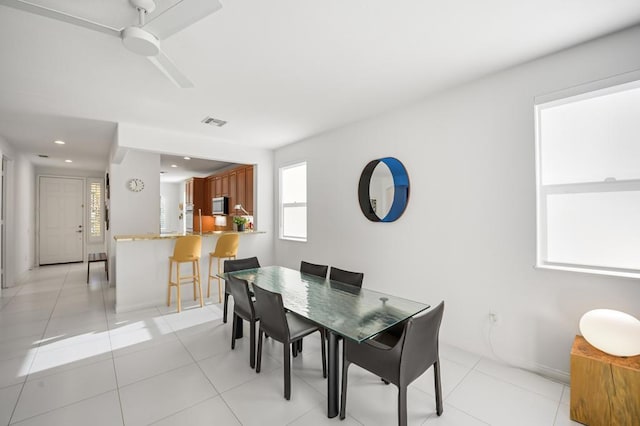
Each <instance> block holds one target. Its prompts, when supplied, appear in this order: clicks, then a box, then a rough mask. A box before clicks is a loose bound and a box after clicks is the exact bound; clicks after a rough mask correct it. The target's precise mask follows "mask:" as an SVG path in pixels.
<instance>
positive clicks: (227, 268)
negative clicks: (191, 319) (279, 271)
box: [222, 257, 260, 323]
mask: <svg viewBox="0 0 640 426" xmlns="http://www.w3.org/2000/svg"><path fill="white" fill-rule="evenodd" d="M259 267H260V262H258V258H257V257H248V258H246V259H235V260H225V262H224V272H235V271H242V270H243V269H253V268H259ZM230 295H231V291H230V290H229V286H228V285H227V284H226V283H225V285H224V307H223V311H222V322H225V323H226V322H227V309H228V307H229V296H230Z"/></svg>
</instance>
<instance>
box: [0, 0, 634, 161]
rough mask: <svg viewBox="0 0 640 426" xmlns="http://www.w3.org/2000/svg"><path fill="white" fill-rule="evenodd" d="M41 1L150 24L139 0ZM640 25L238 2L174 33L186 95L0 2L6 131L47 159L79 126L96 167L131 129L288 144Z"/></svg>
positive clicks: (627, 1)
mask: <svg viewBox="0 0 640 426" xmlns="http://www.w3.org/2000/svg"><path fill="white" fill-rule="evenodd" d="M32 1H33V2H34V3H38V4H43V5H46V6H47V7H51V8H54V9H62V10H64V11H65V12H69V13H73V14H77V15H81V16H84V17H87V18H89V19H92V20H94V21H97V22H101V23H105V24H110V25H114V26H118V25H122V21H123V20H124V21H125V22H126V21H127V19H132V20H131V22H133V21H135V14H133V15H132V14H131V13H132V11H131V8H130V6H129V4H128V1H127V0H113V1H109V2H105V1H103V0H85V1H83V2H77V1H76V2H69V1H68V0H32ZM175 1H178V0H164V1H162V2H161V6H162V7H165V6H166V5H167V4H170V3H171V2H175ZM638 22H640V2H638V1H637V0H563V1H557V0H538V1H535V2H533V1H531V2H525V1H514V0H485V1H482V2H480V1H476V0H450V1H446V2H435V1H425V0H403V1H398V2H389V1H383V0H350V1H343V0H324V1H321V2H320V1H318V2H305V1H299V0H271V1H250V0H234V1H231V0H227V1H224V0H223V8H222V9H221V10H220V11H218V12H217V13H214V14H212V15H210V16H208V17H206V18H204V19H203V20H201V21H199V22H197V23H195V24H194V25H192V26H190V27H188V28H187V29H185V30H183V31H181V32H179V33H177V34H176V35H174V36H172V37H170V38H169V39H167V40H164V41H163V42H162V46H163V50H164V51H165V52H166V53H167V54H168V55H170V56H171V57H172V58H173V60H174V61H175V63H176V64H177V65H178V67H179V68H180V69H181V70H182V71H183V72H184V73H185V74H186V75H187V76H188V77H189V78H190V79H191V80H192V81H193V83H194V84H195V88H194V89H179V88H177V87H176V86H174V85H173V84H171V83H170V82H169V81H168V80H167V79H166V78H165V77H164V76H163V75H162V74H161V73H160V72H159V71H158V70H157V69H156V68H155V67H154V66H153V65H152V64H151V63H150V62H149V61H147V60H146V59H145V58H143V57H140V56H136V55H134V54H132V53H131V52H129V51H127V50H126V49H124V47H123V46H122V44H121V42H120V41H119V40H118V39H117V38H114V37H110V36H108V35H106V34H102V33H98V32H93V31H90V30H88V29H85V28H82V27H77V26H74V25H71V24H68V23H64V22H59V21H55V20H52V19H48V18H45V17H42V16H37V15H34V14H30V13H26V12H23V11H19V10H15V9H11V8H8V7H4V6H0V58H2V60H1V65H0V114H2V117H0V135H4V136H5V137H7V138H8V139H9V140H10V141H13V142H14V143H15V144H16V146H18V147H20V148H24V149H25V150H27V151H28V152H35V151H33V150H36V151H37V150H43V149H45V148H47V147H48V148H51V147H50V143H51V140H53V139H56V138H60V137H63V136H61V135H60V133H62V132H63V131H69V132H71V133H73V132H78V133H79V134H80V135H81V137H79V138H78V140H79V141H80V142H79V145H76V144H74V145H73V147H74V148H73V149H76V148H77V149H79V150H80V149H84V150H85V151H87V153H86V155H87V157H78V158H82V160H81V161H87V162H89V161H93V160H90V159H89V153H90V152H93V153H94V154H95V156H96V158H97V157H98V156H100V155H102V157H101V159H102V161H106V155H105V154H104V153H105V152H107V151H108V147H107V146H108V144H110V143H111V140H110V139H109V138H108V137H106V129H107V128H109V129H113V123H117V122H128V123H136V124H140V125H144V126H154V127H159V128H168V129H171V130H174V131H179V132H185V133H191V134H199V135H206V136H210V137H212V138H216V139H219V140H225V141H229V142H232V143H236V144H240V145H245V146H255V147H262V148H274V147H278V146H281V145H284V144H287V143H291V142H294V141H297V140H300V139H303V138H305V137H308V136H311V135H314V134H317V133H320V132H323V131H326V130H329V129H332V128H335V127H339V126H342V125H344V124H347V123H350V122H353V121H357V120H360V119H363V118H365V117H368V116H372V115H376V114H380V113H383V112H385V111H388V110H390V109H393V108H395V107H398V106H400V105H404V104H407V103H410V102H412V101H415V100H417V99H420V98H423V97H425V96H427V95H428V94H430V93H433V92H435V91H438V90H442V89H443V88H446V87H451V86H455V85H458V84H461V83H463V82H465V81H469V80H472V79H475V78H478V77H481V76H483V75H486V74H488V73H491V72H495V71H497V70H500V69H503V68H506V67H509V66H512V65H515V64H518V63H522V62H524V61H527V60H530V59H533V58H536V57H539V56H542V55H545V54H548V53H551V52H554V51H557V50H560V49H563V48H565V47H568V46H571V45H575V44H577V43H580V42H583V41H586V40H589V39H592V38H595V37H598V36H601V35H604V34H607V33H610V32H613V31H616V30H619V29H622V28H625V27H628V26H630V25H633V24H636V23H638ZM207 115H210V116H213V117H216V118H219V119H222V120H226V121H228V124H227V125H226V126H224V127H221V128H216V127H209V126H205V125H203V124H202V123H200V121H201V120H202V119H203V118H204V117H205V116H207ZM34 116H36V117H40V120H39V121H38V122H37V123H33V122H32V120H31V119H32V118H33V117H34ZM90 124H93V125H95V133H93V132H92V131H91V130H90V129H87V128H86V126H87V125H90ZM89 127H91V126H89ZM78 129H80V130H78ZM27 135H28V137H27ZM38 141H40V143H41V145H39V146H38ZM103 144H104V146H103ZM80 146H82V148H80ZM67 148H71V146H67ZM78 153H79V154H80V153H81V151H78ZM185 154H188V153H185ZM83 155H84V154H83Z"/></svg>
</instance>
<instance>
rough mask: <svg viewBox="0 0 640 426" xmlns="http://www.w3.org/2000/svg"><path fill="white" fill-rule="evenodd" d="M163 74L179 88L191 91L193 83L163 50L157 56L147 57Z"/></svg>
mask: <svg viewBox="0 0 640 426" xmlns="http://www.w3.org/2000/svg"><path fill="white" fill-rule="evenodd" d="M147 59H149V60H150V61H151V63H153V65H155V66H156V67H158V69H159V70H160V71H162V73H163V74H164V75H165V76H166V77H167V78H168V79H169V80H171V81H172V82H173V84H175V85H176V86H178V87H181V88H183V89H190V88H192V87H193V83H192V82H191V80H189V79H188V78H187V77H186V76H185V75H184V74H182V72H181V71H180V70H179V69H178V68H177V67H176V65H175V64H174V63H173V61H172V60H171V59H169V57H168V56H167V55H165V54H164V52H163V51H162V50H161V51H160V53H158V54H157V55H156V56H147Z"/></svg>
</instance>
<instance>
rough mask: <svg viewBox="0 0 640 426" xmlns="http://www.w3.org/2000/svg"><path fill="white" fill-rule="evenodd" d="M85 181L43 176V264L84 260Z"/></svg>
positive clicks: (41, 207)
mask: <svg viewBox="0 0 640 426" xmlns="http://www.w3.org/2000/svg"><path fill="white" fill-rule="evenodd" d="M83 189H84V181H83V180H82V179H77V178H62V177H44V176H41V177H40V265H48V264H52V263H67V262H82V261H83V255H82V253H83V248H84V247H83V243H84V228H83V223H84V220H83V218H84V204H83V201H82V200H83V192H84V191H83Z"/></svg>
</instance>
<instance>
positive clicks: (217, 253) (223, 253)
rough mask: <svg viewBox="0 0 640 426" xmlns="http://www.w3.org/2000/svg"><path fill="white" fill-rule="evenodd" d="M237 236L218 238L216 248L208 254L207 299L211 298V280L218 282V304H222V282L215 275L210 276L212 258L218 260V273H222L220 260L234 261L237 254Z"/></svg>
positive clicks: (227, 235) (224, 235)
mask: <svg viewBox="0 0 640 426" xmlns="http://www.w3.org/2000/svg"><path fill="white" fill-rule="evenodd" d="M239 240H240V238H239V235H238V234H236V233H231V234H223V235H221V236H220V238H218V242H217V243H216V248H215V250H214V251H212V252H211V253H209V278H208V280H207V297H211V278H216V279H217V280H218V303H221V302H222V281H221V280H220V278H219V277H217V276H216V275H211V269H212V268H211V266H212V265H213V258H214V257H217V258H218V273H220V272H222V266H221V263H220V262H221V261H222V259H225V258H226V259H235V258H236V255H237V254H238V244H239Z"/></svg>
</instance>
